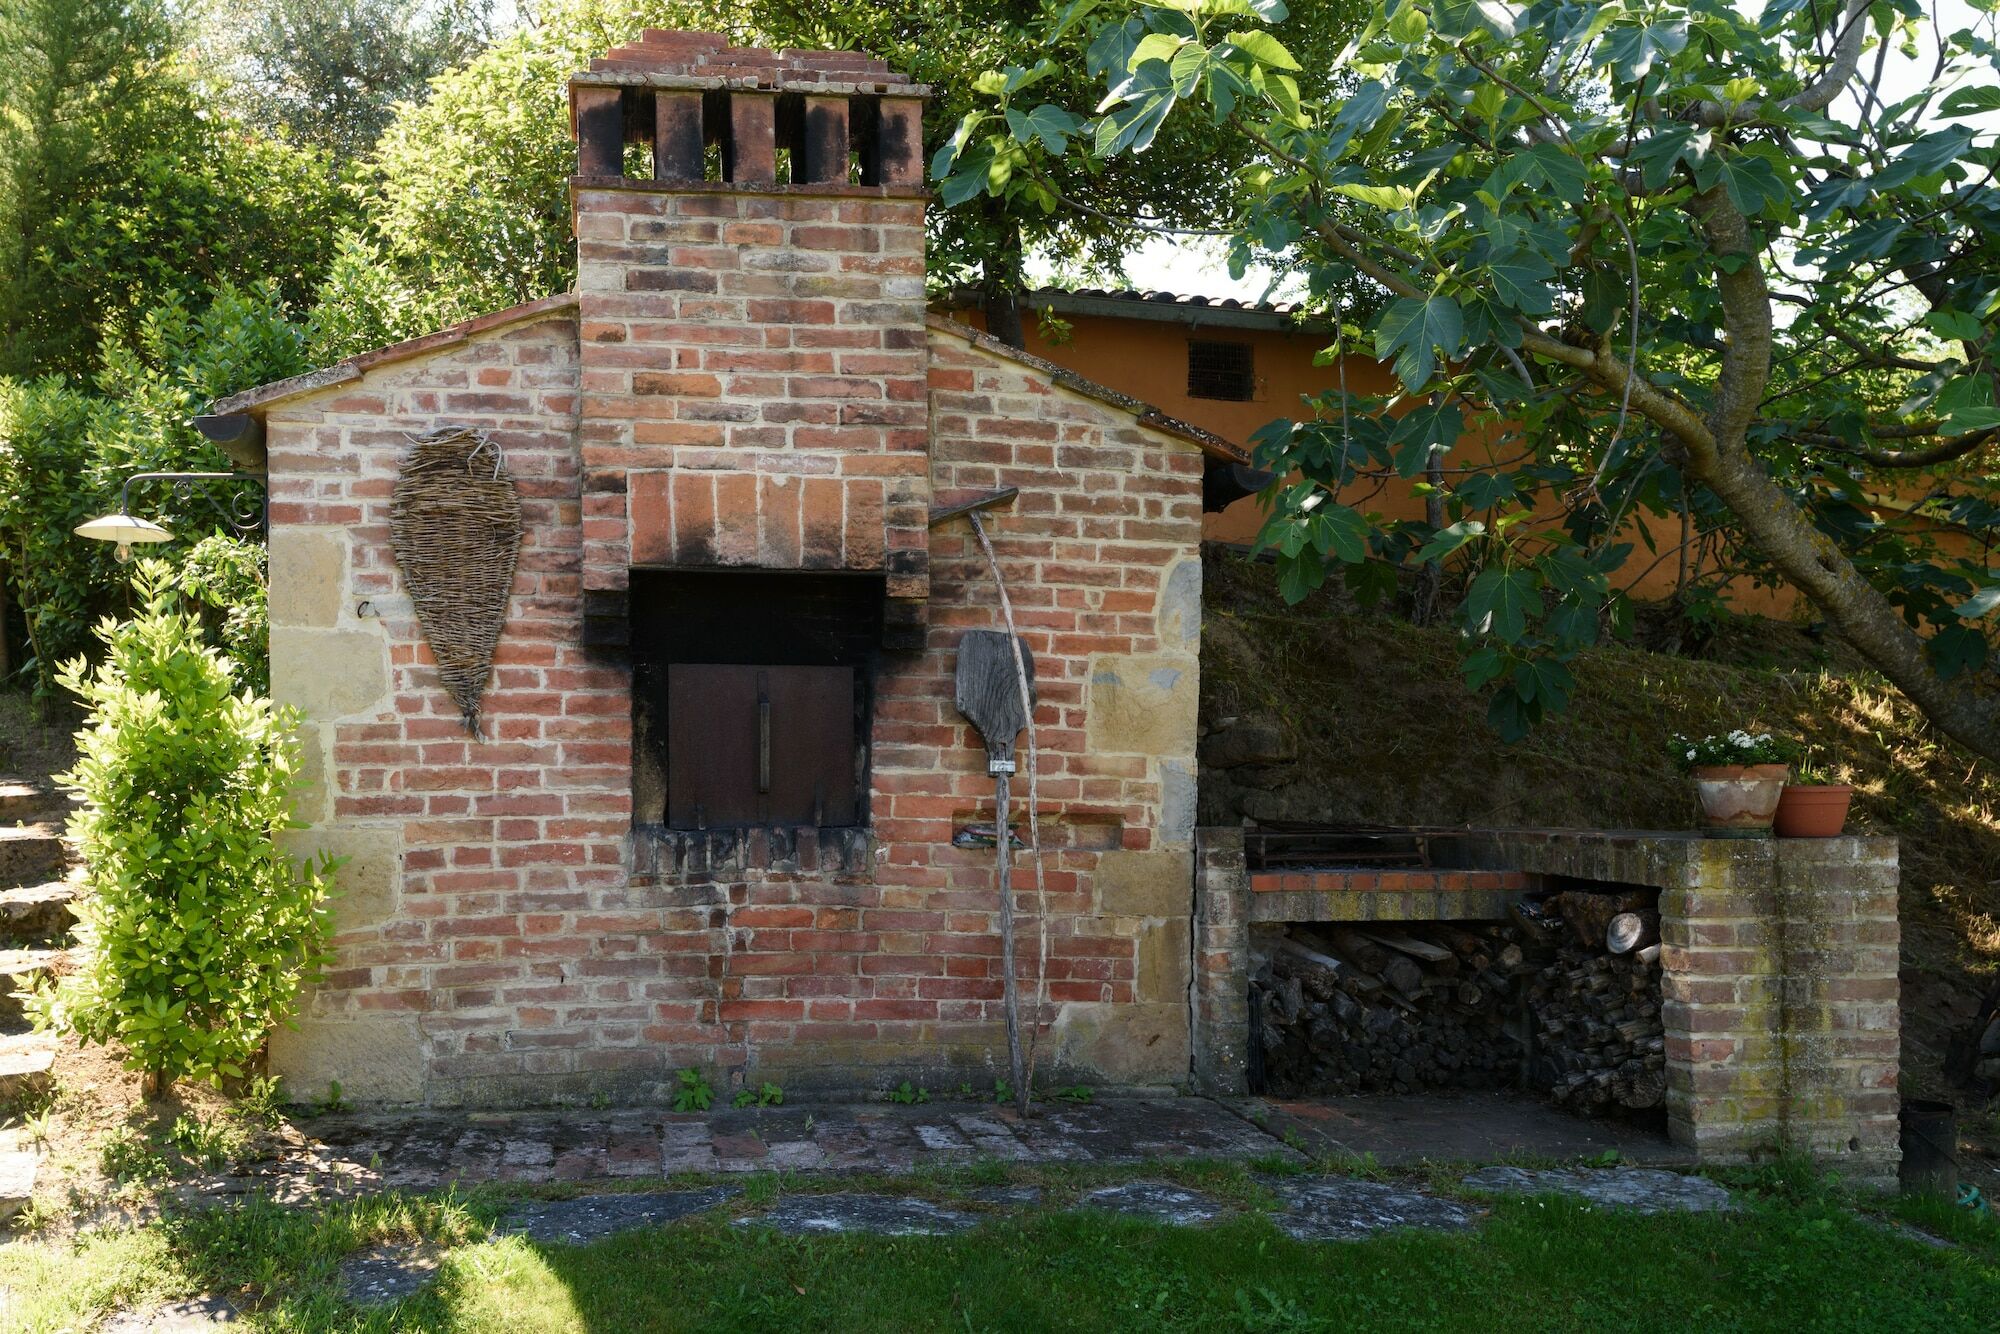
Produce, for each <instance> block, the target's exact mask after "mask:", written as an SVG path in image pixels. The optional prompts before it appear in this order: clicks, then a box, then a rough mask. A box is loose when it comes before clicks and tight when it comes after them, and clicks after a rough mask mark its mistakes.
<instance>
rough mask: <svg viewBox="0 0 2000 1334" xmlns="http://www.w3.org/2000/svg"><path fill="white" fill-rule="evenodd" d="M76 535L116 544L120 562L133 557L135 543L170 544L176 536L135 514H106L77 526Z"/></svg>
mask: <svg viewBox="0 0 2000 1334" xmlns="http://www.w3.org/2000/svg"><path fill="white" fill-rule="evenodd" d="M76 535H77V536H78V537H88V538H91V539H92V540H94V541H98V542H116V543H117V544H118V559H120V560H126V559H129V558H130V557H131V555H132V544H133V543H135V542H170V541H172V540H173V536H174V535H173V534H172V533H170V532H168V531H167V530H166V529H164V528H162V527H160V525H159V524H157V523H154V522H153V521H152V520H151V519H142V518H140V517H138V516H137V515H135V514H106V515H103V516H101V517H99V518H95V519H92V520H90V521H89V522H88V523H80V524H78V525H77V526H76Z"/></svg>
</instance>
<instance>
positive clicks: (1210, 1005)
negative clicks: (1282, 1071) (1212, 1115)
mask: <svg viewBox="0 0 2000 1334" xmlns="http://www.w3.org/2000/svg"><path fill="white" fill-rule="evenodd" d="M1249 897H1250V876H1249V873H1248V871H1247V870H1246V869H1245V866H1244V861H1243V831H1242V830H1241V829H1233V828H1217V829H1200V830H1197V831H1195V985H1194V995H1195V1000H1194V1007H1195V1008H1194V1069H1193V1072H1192V1073H1193V1076H1194V1086H1195V1088H1196V1089H1197V1090H1198V1091H1200V1092H1202V1093H1208V1094H1215V1095H1218V1096H1229V1095H1241V1094H1244V1093H1247V1092H1248V1091H1249V1088H1248V1085H1247V1084H1246V1083H1245V1069H1244V1067H1245V1063H1246V1062H1247V1060H1248V1059H1249V1049H1250V912H1249V908H1250V905H1249Z"/></svg>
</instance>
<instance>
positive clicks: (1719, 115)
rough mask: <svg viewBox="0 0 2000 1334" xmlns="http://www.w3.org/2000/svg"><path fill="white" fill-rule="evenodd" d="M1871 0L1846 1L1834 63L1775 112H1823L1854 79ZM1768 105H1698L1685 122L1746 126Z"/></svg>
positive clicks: (1757, 118) (1695, 105)
mask: <svg viewBox="0 0 2000 1334" xmlns="http://www.w3.org/2000/svg"><path fill="white" fill-rule="evenodd" d="M1869 7H1870V0H1847V8H1846V10H1845V11H1844V12H1843V13H1842V14H1841V17H1840V36H1839V37H1838V38H1836V39H1835V40H1834V44H1833V60H1832V63H1830V64H1829V65H1828V66H1827V67H1826V68H1825V69H1823V70H1821V71H1820V74H1819V77H1818V78H1816V79H1814V80H1813V81H1812V82H1811V83H1809V84H1807V85H1806V86H1805V87H1804V88H1801V89H1800V90H1799V91H1798V92H1796V93H1793V94H1792V95H1791V96H1790V97H1787V98H1783V99H1781V100H1780V101H1779V102H1778V103H1777V104H1776V106H1777V109H1778V110H1781V111H1824V110H1826V108H1827V106H1828V104H1829V103H1831V102H1832V101H1833V99H1834V98H1836V97H1838V96H1839V95H1840V90H1841V89H1842V88H1844V87H1846V86H1847V81H1848V80H1849V79H1851V78H1853V77H1854V71H1855V68H1856V67H1857V66H1859V65H1860V63H1861V47H1862V43H1863V40H1864V39H1865V38H1866V37H1867V35H1868V25H1867V22H1866V20H1867V17H1868V10H1869ZM1766 114H1767V104H1766V103H1764V102H1744V103H1741V104H1739V105H1736V106H1731V105H1729V104H1728V103H1725V102H1697V103H1695V104H1694V106H1692V107H1691V108H1689V109H1688V111H1687V113H1686V114H1685V116H1684V119H1687V120H1692V121H1693V122H1694V123H1695V124H1697V125H1708V126H1725V125H1734V126H1741V125H1748V124H1750V123H1752V122H1754V121H1759V120H1762V119H1764V118H1765V116H1766Z"/></svg>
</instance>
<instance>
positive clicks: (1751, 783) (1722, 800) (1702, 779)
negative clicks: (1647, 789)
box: [1694, 764, 1792, 834]
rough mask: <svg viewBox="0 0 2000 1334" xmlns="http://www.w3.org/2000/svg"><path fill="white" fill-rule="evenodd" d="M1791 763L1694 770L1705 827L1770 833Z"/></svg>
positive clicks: (1715, 765)
mask: <svg viewBox="0 0 2000 1334" xmlns="http://www.w3.org/2000/svg"><path fill="white" fill-rule="evenodd" d="M1791 776H1792V766H1791V765H1789V764H1712V765H1702V766H1700V767H1698V768H1697V769H1695V771H1694V791H1695V796H1697V797H1698V798H1700V799H1701V823H1702V827H1703V828H1705V829H1714V830H1718V831H1727V832H1732V833H1743V834H1755V833H1762V832H1767V831H1769V829H1770V828H1771V819H1772V817H1773V816H1775V815H1776V814H1777V813H1778V798H1779V797H1780V796H1782V795H1783V794H1784V791H1785V780H1786V779H1787V778H1790V777H1791Z"/></svg>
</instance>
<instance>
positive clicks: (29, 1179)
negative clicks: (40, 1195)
mask: <svg viewBox="0 0 2000 1334" xmlns="http://www.w3.org/2000/svg"><path fill="white" fill-rule="evenodd" d="M41 1165H42V1155H40V1154H39V1153H36V1152H35V1151H34V1150H33V1149H6V1150H0V1222H5V1221H6V1220H7V1219H9V1218H12V1217H13V1216H14V1215H15V1214H18V1213H20V1212H21V1210H23V1209H25V1208H27V1207H28V1201H30V1200H32V1199H34V1198H35V1172H36V1170H37V1169H39V1168H40V1167H41Z"/></svg>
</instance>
